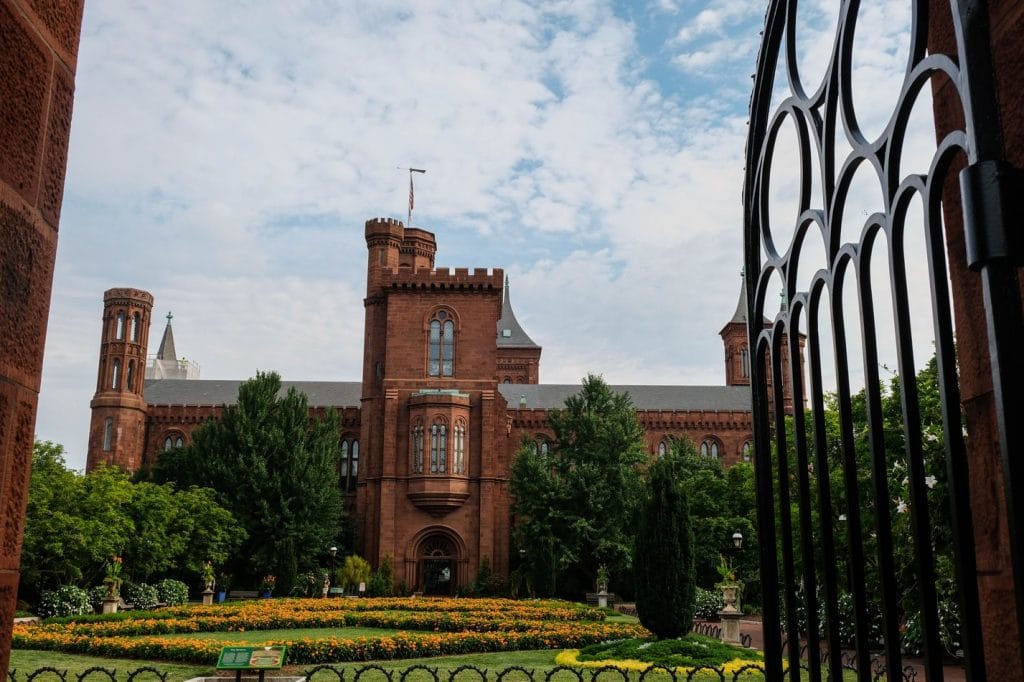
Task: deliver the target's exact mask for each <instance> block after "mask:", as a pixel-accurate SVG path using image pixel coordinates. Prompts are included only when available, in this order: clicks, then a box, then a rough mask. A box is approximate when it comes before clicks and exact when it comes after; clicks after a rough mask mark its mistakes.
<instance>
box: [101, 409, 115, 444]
mask: <svg viewBox="0 0 1024 682" xmlns="http://www.w3.org/2000/svg"><path fill="white" fill-rule="evenodd" d="M113 447H114V418H113V417H107V418H106V420H104V422H103V452H110V451H111V450H112V449H113Z"/></svg>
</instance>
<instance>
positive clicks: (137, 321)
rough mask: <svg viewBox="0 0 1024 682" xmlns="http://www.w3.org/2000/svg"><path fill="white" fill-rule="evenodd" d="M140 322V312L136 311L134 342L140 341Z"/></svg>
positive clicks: (133, 328) (134, 316)
mask: <svg viewBox="0 0 1024 682" xmlns="http://www.w3.org/2000/svg"><path fill="white" fill-rule="evenodd" d="M139 322H140V317H139V314H138V313H135V314H134V315H132V343H138V342H139V334H140V333H141V332H140V331H139Z"/></svg>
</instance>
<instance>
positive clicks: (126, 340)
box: [86, 289, 153, 471]
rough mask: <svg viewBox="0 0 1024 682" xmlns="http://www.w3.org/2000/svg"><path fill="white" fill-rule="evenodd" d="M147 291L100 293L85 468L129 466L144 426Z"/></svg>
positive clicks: (139, 449)
mask: <svg viewBox="0 0 1024 682" xmlns="http://www.w3.org/2000/svg"><path fill="white" fill-rule="evenodd" d="M152 309H153V296H152V295H151V294H150V293H149V292H146V291H141V290H139V289H109V290H107V291H106V292H104V294H103V319H102V325H103V326H102V329H101V331H100V357H99V371H98V372H97V377H96V393H95V395H94V396H93V399H92V403H90V407H91V408H92V420H91V424H90V426H89V451H88V455H87V459H86V469H87V470H91V469H94V468H95V467H96V466H98V465H100V464H110V465H116V466H119V467H121V468H122V469H125V470H127V471H135V470H136V469H138V468H139V465H140V464H141V462H142V453H143V449H144V441H145V430H146V401H145V398H144V395H143V391H144V390H145V371H146V347H147V343H148V340H149V321H150V313H151V312H152Z"/></svg>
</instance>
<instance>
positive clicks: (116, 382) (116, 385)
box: [110, 358, 121, 390]
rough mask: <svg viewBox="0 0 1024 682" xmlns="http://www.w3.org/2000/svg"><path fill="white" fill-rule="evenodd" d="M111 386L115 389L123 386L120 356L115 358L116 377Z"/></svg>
mask: <svg viewBox="0 0 1024 682" xmlns="http://www.w3.org/2000/svg"><path fill="white" fill-rule="evenodd" d="M110 386H111V388H113V389H114V390H117V389H119V388H121V361H120V360H119V359H118V358H114V379H113V381H111V382H110Z"/></svg>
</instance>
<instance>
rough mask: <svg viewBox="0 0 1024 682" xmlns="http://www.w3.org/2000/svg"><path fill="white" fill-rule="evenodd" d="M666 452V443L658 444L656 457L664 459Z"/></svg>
mask: <svg viewBox="0 0 1024 682" xmlns="http://www.w3.org/2000/svg"><path fill="white" fill-rule="evenodd" d="M667 452H668V443H666V442H665V441H664V440H663V441H661V442H660V443H658V457H664V456H665V454H666V453H667Z"/></svg>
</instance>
